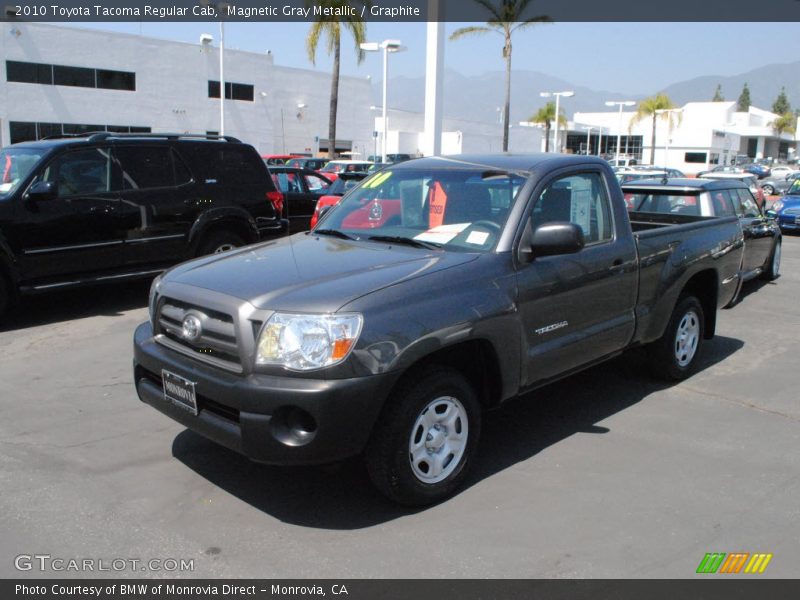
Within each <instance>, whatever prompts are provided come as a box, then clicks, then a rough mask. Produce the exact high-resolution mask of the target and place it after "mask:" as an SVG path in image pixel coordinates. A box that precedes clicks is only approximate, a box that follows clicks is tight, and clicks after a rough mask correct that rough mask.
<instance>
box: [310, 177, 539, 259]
mask: <svg viewBox="0 0 800 600" xmlns="http://www.w3.org/2000/svg"><path fill="white" fill-rule="evenodd" d="M524 183H525V177H523V176H521V175H518V174H512V173H505V172H498V171H480V170H467V169H451V170H440V171H432V170H412V169H397V170H391V169H384V170H383V171H379V172H378V173H375V174H374V175H372V176H371V177H369V178H368V179H365V180H364V182H363V183H362V184H361V185H360V186H359V187H358V188H357V189H354V190H353V191H351V192H349V193H348V194H346V195H345V196H344V198H343V199H342V201H341V202H340V203H339V204H338V205H337V206H336V207H335V208H333V209H332V210H331V211H330V213H329V214H328V215H326V216H325V218H324V219H323V220H322V221H321V224H320V225H319V229H320V230H329V231H330V230H336V231H339V232H343V233H346V234H347V235H349V236H350V237H353V238H356V239H363V240H370V239H373V240H374V241H383V242H387V241H389V239H390V238H391V239H394V240H395V241H397V242H398V243H399V242H400V241H401V240H405V241H415V242H421V243H419V244H416V245H417V246H419V247H423V244H424V245H425V246H427V247H431V246H434V247H441V248H443V249H445V250H454V251H461V252H488V251H490V250H491V249H492V248H494V246H495V244H496V243H497V242H498V240H499V238H500V232H501V231H502V229H503V225H504V224H505V222H506V219H507V218H508V214H509V212H510V210H511V207H512V206H513V205H514V201H515V199H516V197H517V194H519V190H520V188H521V187H522V185H523V184H524ZM409 245H412V244H409Z"/></svg>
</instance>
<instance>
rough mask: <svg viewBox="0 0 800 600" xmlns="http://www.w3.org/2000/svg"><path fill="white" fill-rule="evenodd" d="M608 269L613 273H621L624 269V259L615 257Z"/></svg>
mask: <svg viewBox="0 0 800 600" xmlns="http://www.w3.org/2000/svg"><path fill="white" fill-rule="evenodd" d="M609 271H611V272H613V273H622V272H623V271H625V261H624V260H623V259H621V258H617V259H615V260H614V262H612V263H611V268H609Z"/></svg>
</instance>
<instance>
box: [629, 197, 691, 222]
mask: <svg viewBox="0 0 800 600" xmlns="http://www.w3.org/2000/svg"><path fill="white" fill-rule="evenodd" d="M700 201H701V199H700V195H699V194H685V193H680V194H670V193H668V192H658V191H653V192H650V191H648V192H638V193H626V194H625V203H626V204H627V206H628V210H632V211H635V212H645V213H658V214H667V215H669V214H682V215H697V216H699V215H700V214H701V212H700Z"/></svg>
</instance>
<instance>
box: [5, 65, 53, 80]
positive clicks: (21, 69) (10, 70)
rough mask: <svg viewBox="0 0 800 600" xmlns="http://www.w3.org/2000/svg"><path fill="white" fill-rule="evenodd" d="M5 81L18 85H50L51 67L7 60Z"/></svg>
mask: <svg viewBox="0 0 800 600" xmlns="http://www.w3.org/2000/svg"><path fill="white" fill-rule="evenodd" d="M6 80H7V81H16V82H19V83H43V84H46V85H52V84H53V66H52V65H40V64H37V63H26V62H18V61H15V60H7V61H6Z"/></svg>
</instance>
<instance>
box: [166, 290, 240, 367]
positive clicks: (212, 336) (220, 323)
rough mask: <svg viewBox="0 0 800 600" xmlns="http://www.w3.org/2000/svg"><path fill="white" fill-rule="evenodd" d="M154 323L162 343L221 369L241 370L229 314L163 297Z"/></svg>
mask: <svg viewBox="0 0 800 600" xmlns="http://www.w3.org/2000/svg"><path fill="white" fill-rule="evenodd" d="M191 317H193V318H191ZM156 323H157V326H158V331H157V334H158V335H157V336H156V340H157V341H158V342H159V343H161V344H162V345H164V346H167V347H168V348H171V349H172V350H175V351H177V352H181V353H183V354H186V355H188V356H191V357H193V358H195V359H197V360H199V361H202V362H206V363H209V364H212V365H214V366H217V367H220V368H222V369H226V370H228V371H233V372H235V373H241V372H242V363H241V358H240V356H239V347H238V344H237V340H236V326H235V325H234V322H233V317H232V316H231V315H227V314H225V313H221V312H219V311H216V310H211V309H208V308H203V307H199V306H195V305H192V304H189V303H186V302H182V301H180V300H176V299H174V298H164V299H163V300H162V301H161V302H160V303H159V307H158V318H157V320H156Z"/></svg>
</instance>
